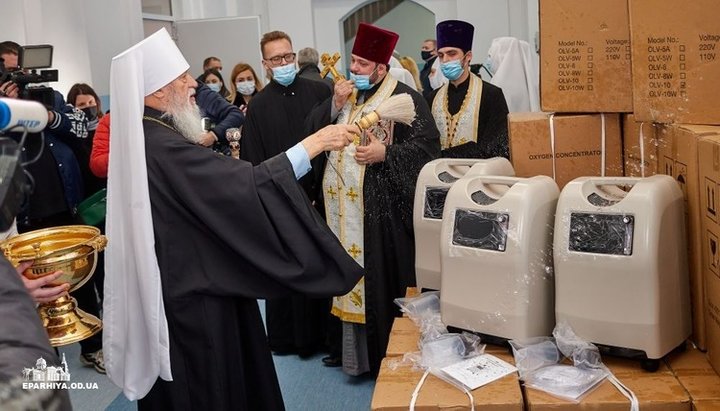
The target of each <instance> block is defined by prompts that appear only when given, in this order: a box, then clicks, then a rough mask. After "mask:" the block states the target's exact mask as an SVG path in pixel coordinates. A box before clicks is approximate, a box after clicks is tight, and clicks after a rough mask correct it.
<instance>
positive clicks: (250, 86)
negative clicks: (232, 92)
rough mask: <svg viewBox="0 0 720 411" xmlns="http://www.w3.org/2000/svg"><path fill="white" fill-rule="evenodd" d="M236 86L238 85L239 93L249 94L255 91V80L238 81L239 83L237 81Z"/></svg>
mask: <svg viewBox="0 0 720 411" xmlns="http://www.w3.org/2000/svg"><path fill="white" fill-rule="evenodd" d="M235 87H237V91H238V93H240V94H242V95H243V96H249V95H251V94H252V93H254V92H255V82H254V81H238V82H237V83H235Z"/></svg>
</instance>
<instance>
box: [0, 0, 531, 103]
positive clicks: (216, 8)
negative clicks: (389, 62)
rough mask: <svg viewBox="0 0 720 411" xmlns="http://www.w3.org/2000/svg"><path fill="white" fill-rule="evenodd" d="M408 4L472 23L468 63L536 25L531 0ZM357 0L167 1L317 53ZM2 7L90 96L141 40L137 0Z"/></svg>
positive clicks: (10, 32) (20, 37) (338, 39)
mask: <svg viewBox="0 0 720 411" xmlns="http://www.w3.org/2000/svg"><path fill="white" fill-rule="evenodd" d="M416 2H417V3H419V4H421V5H423V6H425V7H426V8H427V9H429V10H430V11H432V12H433V13H435V23H438V22H440V21H443V20H448V19H462V20H466V21H469V22H470V23H472V24H473V25H474V26H475V30H476V34H475V42H474V47H473V54H474V61H475V62H482V61H484V58H485V54H486V53H487V49H488V48H489V46H490V42H491V40H492V39H493V38H494V37H499V36H507V35H511V36H515V37H518V38H521V39H523V40H527V41H530V42H534V36H535V32H536V31H537V29H538V22H537V12H538V11H537V10H538V6H537V0H416ZM364 3H366V0H172V4H173V9H174V10H175V12H176V16H175V18H176V19H177V20H187V19H198V18H217V17H233V16H239V17H244V16H260V26H261V31H262V33H265V32H267V31H270V30H283V31H285V32H287V33H288V34H290V36H291V37H292V38H293V45H294V46H295V49H296V50H299V49H300V48H302V47H307V46H314V47H315V48H316V49H317V50H318V51H319V52H321V53H322V52H331V53H332V52H341V53H342V52H343V45H342V24H341V19H342V18H343V17H344V16H346V15H347V14H348V13H350V12H351V11H352V10H354V9H355V8H357V7H358V6H360V5H362V4H364ZM2 10H3V12H2V15H3V23H2V24H1V25H0V39H2V40H13V41H16V42H18V43H20V44H31V43H45V42H47V43H50V44H53V45H54V46H55V64H54V66H55V67H54V68H57V69H58V70H59V71H60V81H59V82H58V83H55V84H53V87H55V88H57V89H58V90H60V91H61V92H63V93H66V92H67V90H68V89H69V87H70V86H71V85H72V84H73V83H75V82H88V83H90V84H92V85H93V87H95V89H96V90H97V92H98V94H100V95H103V94H107V93H108V91H109V84H110V60H111V58H112V56H114V55H116V54H118V53H119V52H121V51H123V50H124V49H126V48H128V47H130V46H131V45H133V44H134V43H136V42H138V41H140V40H141V39H142V38H143V26H142V7H141V0H100V1H98V0H63V1H58V0H17V1H7V0H6V1H3V5H2ZM422 40H423V39H417V49H418V50H419V47H420V43H421V42H422ZM230 41H242V40H239V39H238V40H234V39H230ZM258 47H259V45H258ZM408 47H410V46H408ZM416 51H417V50H416ZM407 54H410V55H412V54H411V53H409V52H408V53H407ZM415 54H417V53H415ZM413 57H414V56H413ZM339 68H340V69H343V67H339Z"/></svg>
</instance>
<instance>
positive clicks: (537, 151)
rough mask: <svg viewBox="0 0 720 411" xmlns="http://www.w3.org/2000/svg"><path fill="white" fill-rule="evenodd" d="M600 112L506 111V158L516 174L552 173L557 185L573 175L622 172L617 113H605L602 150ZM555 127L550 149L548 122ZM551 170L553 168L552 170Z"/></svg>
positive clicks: (530, 175)
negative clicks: (507, 152)
mask: <svg viewBox="0 0 720 411" xmlns="http://www.w3.org/2000/svg"><path fill="white" fill-rule="evenodd" d="M602 116H603V115H601V114H573V115H551V114H549V113H510V114H508V131H509V136H510V158H511V161H512V164H513V167H514V168H515V174H516V175H517V176H518V177H533V176H536V175H539V174H543V175H546V176H550V177H553V178H554V179H555V182H557V184H558V186H559V187H560V189H562V188H563V187H564V186H565V184H567V183H568V182H570V181H572V180H573V179H575V178H577V177H583V176H599V175H601V174H602V158H603V157H604V158H605V169H604V170H605V175H607V176H622V175H623V165H622V141H621V137H620V116H619V115H618V114H605V115H604V116H605V150H604V152H603V147H602ZM551 121H552V122H553V125H554V130H555V141H554V143H555V144H554V148H555V150H554V152H553V144H552V139H551V133H550V122H551ZM553 170H554V171H553Z"/></svg>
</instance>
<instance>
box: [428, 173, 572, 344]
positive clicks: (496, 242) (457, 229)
mask: <svg viewBox="0 0 720 411" xmlns="http://www.w3.org/2000/svg"><path fill="white" fill-rule="evenodd" d="M559 192H560V190H559V189H558V186H557V184H556V183H555V181H553V179H552V178H550V177H547V176H536V177H532V178H520V177H499V176H473V177H467V176H466V177H464V178H462V179H461V180H459V181H458V182H456V183H455V185H453V186H452V187H451V188H450V190H449V192H448V196H447V200H446V202H445V210H444V213H443V223H442V233H441V237H440V238H441V247H440V249H441V258H442V289H441V290H442V291H441V293H440V313H441V315H442V321H443V323H445V324H446V325H448V326H451V327H456V328H460V329H463V330H469V331H472V332H475V333H478V334H481V335H483V336H485V337H490V338H487V340H489V341H491V342H499V343H504V342H505V340H509V339H517V338H527V337H535V336H541V335H550V334H551V333H552V330H553V327H554V326H555V313H554V301H553V292H554V284H553V268H552V267H553V265H552V235H553V223H554V221H555V206H556V203H557V198H558V195H559Z"/></svg>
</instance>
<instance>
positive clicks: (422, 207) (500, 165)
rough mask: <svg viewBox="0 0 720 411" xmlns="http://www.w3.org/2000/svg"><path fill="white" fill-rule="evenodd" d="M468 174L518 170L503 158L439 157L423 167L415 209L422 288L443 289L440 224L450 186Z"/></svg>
mask: <svg viewBox="0 0 720 411" xmlns="http://www.w3.org/2000/svg"><path fill="white" fill-rule="evenodd" d="M468 174H470V175H501V176H513V175H515V171H514V170H513V167H512V164H510V161H508V159H506V158H503V157H494V158H490V159H486V160H481V159H474V158H439V159H436V160H433V161H430V162H429V163H427V164H425V166H424V167H423V168H422V170H420V174H419V176H418V181H417V185H416V186H415V203H414V209H413V227H414V230H415V275H416V278H417V286H418V288H419V289H420V290H422V289H431V290H439V289H440V227H441V223H442V214H443V208H444V206H445V197H446V196H447V193H448V190H449V189H450V187H451V186H452V185H453V184H454V183H455V182H456V181H458V180H459V179H460V178H462V177H463V176H465V175H468Z"/></svg>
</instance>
